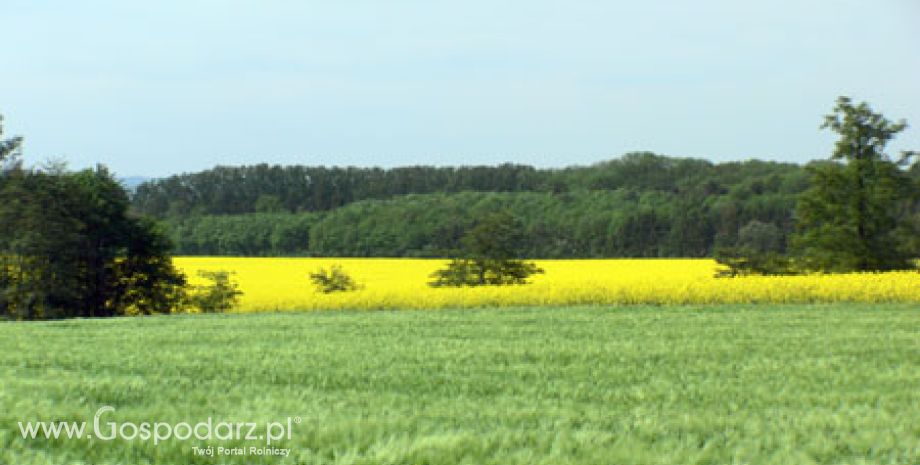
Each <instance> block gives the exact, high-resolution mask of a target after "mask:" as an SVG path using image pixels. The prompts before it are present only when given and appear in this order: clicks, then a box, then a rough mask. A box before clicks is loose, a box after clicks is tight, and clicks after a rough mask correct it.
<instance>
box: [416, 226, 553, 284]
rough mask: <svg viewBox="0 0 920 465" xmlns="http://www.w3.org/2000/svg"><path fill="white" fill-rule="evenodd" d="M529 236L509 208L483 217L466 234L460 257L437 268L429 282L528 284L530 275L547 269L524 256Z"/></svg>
mask: <svg viewBox="0 0 920 465" xmlns="http://www.w3.org/2000/svg"><path fill="white" fill-rule="evenodd" d="M524 239H525V236H524V233H523V226H522V224H521V222H520V220H519V219H517V218H515V217H514V216H513V215H512V214H511V213H510V212H508V211H506V210H499V211H497V212H493V213H491V214H488V215H486V216H485V217H484V218H482V219H481V220H480V221H479V222H478V224H476V225H475V226H473V228H471V229H470V230H469V231H467V232H466V234H464V236H463V239H462V240H461V242H462V250H461V251H460V252H459V254H460V255H461V257H460V258H455V259H453V260H452V261H451V262H450V264H448V266H447V268H444V269H441V270H438V271H435V272H434V273H433V274H432V275H431V277H432V278H434V281H432V282H430V283H429V284H430V285H431V286H434V287H441V286H457V287H459V286H485V285H497V286H502V285H510V284H527V278H529V277H530V276H531V275H533V274H538V273H543V270H542V269H540V268H539V267H537V265H536V264H534V263H532V262H526V261H523V260H521V259H520V254H521V251H520V249H521V244H522V243H523V242H524Z"/></svg>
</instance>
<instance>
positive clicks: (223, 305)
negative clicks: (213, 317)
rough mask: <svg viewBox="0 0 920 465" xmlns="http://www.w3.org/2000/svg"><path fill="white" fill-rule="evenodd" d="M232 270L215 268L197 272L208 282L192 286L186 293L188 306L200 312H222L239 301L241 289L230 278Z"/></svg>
mask: <svg viewBox="0 0 920 465" xmlns="http://www.w3.org/2000/svg"><path fill="white" fill-rule="evenodd" d="M232 274H234V272H232V271H225V270H216V271H206V270H202V271H199V272H198V276H200V277H202V278H204V279H206V280H208V281H210V283H208V284H205V285H200V286H195V287H193V288H192V289H191V290H190V291H189V292H188V294H187V296H186V299H187V303H188V305H189V306H191V307H192V308H195V309H197V310H198V311H200V312H201V313H224V312H226V311H228V310H230V309H231V308H233V306H235V305H236V304H238V303H239V300H240V296H242V295H243V291H241V290H240V288H239V285H238V284H237V283H236V282H234V281H232V280H231V279H230V276H231V275H232Z"/></svg>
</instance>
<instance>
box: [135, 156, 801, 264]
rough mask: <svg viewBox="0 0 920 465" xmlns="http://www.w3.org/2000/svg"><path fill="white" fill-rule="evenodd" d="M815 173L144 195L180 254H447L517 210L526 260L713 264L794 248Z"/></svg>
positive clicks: (619, 171)
mask: <svg viewBox="0 0 920 465" xmlns="http://www.w3.org/2000/svg"><path fill="white" fill-rule="evenodd" d="M808 179H809V178H808V173H807V170H806V169H805V167H803V166H800V165H795V164H787V163H775V162H764V161H756V160H751V161H746V162H731V163H712V162H709V161H705V160H698V159H686V158H670V157H665V156H660V155H655V154H652V153H632V154H628V155H625V156H623V157H621V158H618V159H614V160H610V161H606V162H602V163H598V164H595V165H592V166H587V167H570V168H563V169H536V168H533V167H530V166H521V165H509V164H506V165H500V166H495V167H486V166H477V167H456V168H454V167H407V168H394V169H389V170H384V169H379V168H323V167H302V166H289V167H281V166H269V165H256V166H245V167H217V168H214V169H212V170H208V171H204V172H201V173H195V174H183V175H178V176H172V177H169V178H166V179H161V180H156V181H151V182H148V183H145V184H142V185H141V186H139V187H138V189H137V191H136V193H135V195H134V197H133V206H134V208H135V210H137V211H138V212H140V213H145V214H151V215H154V216H157V217H159V218H161V219H164V220H165V222H166V224H168V225H169V231H170V234H171V235H172V237H173V240H174V242H175V244H176V253H178V254H188V255H244V256H272V255H313V256H359V257H364V256H370V257H374V256H396V257H400V256H408V257H441V256H445V255H450V253H451V252H452V251H454V250H456V249H457V248H458V246H459V240H460V238H461V237H462V235H463V233H464V232H465V231H466V230H468V229H469V228H471V227H472V225H473V224H474V223H475V221H476V219H477V218H480V217H482V216H483V215H484V214H486V213H488V212H491V211H495V210H498V209H506V210H509V211H510V212H511V213H512V214H514V215H515V216H516V217H518V218H519V219H520V221H521V223H522V224H523V226H524V228H525V231H524V233H525V237H526V244H524V245H523V247H521V250H522V251H523V252H522V254H523V256H524V257H541V258H564V257H702V256H708V255H711V254H712V252H713V250H714V248H717V247H728V246H736V245H739V244H744V243H745V242H751V241H754V242H757V243H758V244H768V246H769V247H772V248H775V249H776V250H778V251H783V250H784V249H785V247H786V239H787V237H788V236H789V234H790V233H791V232H792V228H793V211H794V208H795V204H796V200H797V198H798V196H799V195H800V194H801V193H802V192H803V191H804V190H805V189H806V188H807V187H808Z"/></svg>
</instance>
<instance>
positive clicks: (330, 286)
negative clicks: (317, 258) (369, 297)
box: [310, 265, 359, 294]
mask: <svg viewBox="0 0 920 465" xmlns="http://www.w3.org/2000/svg"><path fill="white" fill-rule="evenodd" d="M310 281H312V282H313V285H314V286H316V290H317V291H319V292H322V293H323V294H331V293H333V292H348V291H355V290H358V288H359V287H358V284H357V283H356V282H355V280H354V279H353V278H352V277H351V276H349V274H348V273H346V272H345V270H344V269H343V268H342V267H341V266H339V265H332V266H331V267H330V268H329V269H328V270H327V269H325V268H320V269H319V270H316V271H314V272H313V273H310Z"/></svg>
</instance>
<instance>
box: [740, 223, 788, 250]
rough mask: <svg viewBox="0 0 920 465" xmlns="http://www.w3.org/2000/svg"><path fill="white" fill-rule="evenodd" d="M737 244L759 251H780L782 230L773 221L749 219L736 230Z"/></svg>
mask: <svg viewBox="0 0 920 465" xmlns="http://www.w3.org/2000/svg"><path fill="white" fill-rule="evenodd" d="M738 246H739V247H742V248H747V249H750V250H753V251H755V252H759V253H769V252H781V251H782V250H783V232H782V231H781V230H780V229H779V228H778V227H777V226H776V225H775V224H773V223H765V222H763V221H760V220H751V221H749V222H748V223H747V224H745V225H744V226H742V227H741V229H739V230H738Z"/></svg>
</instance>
